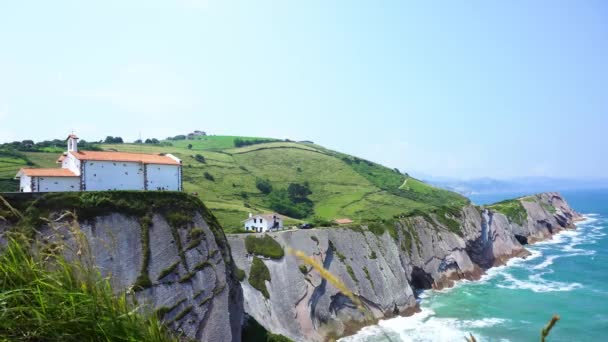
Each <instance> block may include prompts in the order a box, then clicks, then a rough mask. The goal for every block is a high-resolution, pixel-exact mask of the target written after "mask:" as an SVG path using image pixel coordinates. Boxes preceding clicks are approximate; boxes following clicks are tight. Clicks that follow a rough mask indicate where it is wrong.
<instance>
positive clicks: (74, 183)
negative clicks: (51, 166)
mask: <svg viewBox="0 0 608 342" xmlns="http://www.w3.org/2000/svg"><path fill="white" fill-rule="evenodd" d="M35 179H36V180H37V182H36V184H37V186H38V189H37V190H36V191H39V192H63V191H79V190H80V177H35Z"/></svg>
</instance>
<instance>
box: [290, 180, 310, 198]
mask: <svg viewBox="0 0 608 342" xmlns="http://www.w3.org/2000/svg"><path fill="white" fill-rule="evenodd" d="M287 193H288V194H289V198H290V199H291V200H292V201H294V202H297V201H301V200H304V199H306V197H307V196H308V195H310V194H312V191H311V190H310V187H309V184H308V183H304V184H298V183H291V184H289V187H287Z"/></svg>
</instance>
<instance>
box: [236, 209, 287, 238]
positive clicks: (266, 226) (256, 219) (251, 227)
mask: <svg viewBox="0 0 608 342" xmlns="http://www.w3.org/2000/svg"><path fill="white" fill-rule="evenodd" d="M243 223H244V224H245V230H247V231H251V232H256V233H263V232H270V231H275V230H281V229H283V218H282V217H281V215H279V214H277V213H272V214H262V215H253V214H251V213H249V218H248V219H246V220H245V221H243Z"/></svg>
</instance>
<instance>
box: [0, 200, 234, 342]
mask: <svg viewBox="0 0 608 342" xmlns="http://www.w3.org/2000/svg"><path fill="white" fill-rule="evenodd" d="M3 198H4V199H6V201H7V202H8V203H9V205H11V206H13V207H16V208H18V209H20V210H21V213H23V215H24V219H25V220H28V221H27V222H28V224H26V225H23V226H24V227H25V228H27V229H28V230H29V232H30V234H34V236H35V238H36V239H35V240H36V243H37V244H38V245H41V246H40V247H42V248H44V246H45V245H46V246H49V247H52V248H56V246H58V245H63V246H65V247H66V248H65V254H66V256H67V257H68V258H75V257H76V254H78V255H80V257H81V258H83V257H85V255H86V256H87V259H86V260H87V261H90V262H92V263H93V264H94V265H95V266H96V267H98V268H99V270H100V271H101V273H102V275H103V276H104V277H106V276H107V277H109V279H110V281H111V282H112V285H113V288H114V289H115V290H117V291H122V290H126V289H132V290H133V293H134V294H135V298H136V299H137V303H138V304H139V305H141V306H142V308H143V309H144V310H156V311H157V312H158V313H159V315H160V316H162V320H163V322H164V323H165V324H167V325H168V327H169V328H171V329H173V330H174V331H177V332H178V333H179V335H180V336H184V337H186V338H187V339H188V340H197V341H226V342H228V341H240V340H241V324H242V321H243V295H242V290H241V287H240V286H239V283H238V280H237V279H236V276H235V274H234V270H235V268H234V262H233V261H232V258H231V255H230V249H229V246H228V244H227V243H226V238H225V235H224V233H223V231H222V229H221V227H220V226H219V224H218V223H217V221H216V219H215V217H213V215H211V213H210V212H209V211H208V210H207V208H206V207H205V206H204V205H203V204H202V203H201V202H200V201H199V200H198V199H196V198H194V197H191V196H188V195H186V194H183V193H172V192H158V193H157V192H146V193H143V192H103V193H63V194H61V193H55V194H53V193H51V194H46V195H43V194H5V195H3ZM3 198H0V213H2V210H4V213H10V211H8V210H7V208H6V207H7V205H6V203H7V202H3V201H2V199H3ZM67 210H69V211H71V212H74V211H75V212H76V213H78V214H80V218H79V220H78V224H75V223H74V220H73V215H72V214H70V212H67ZM19 215H21V214H19ZM19 215H17V216H19ZM41 215H42V216H43V220H39V217H40V216H41ZM24 219H21V222H22V221H23V220H24ZM11 221H12V223H11ZM31 228H35V229H36V231H35V232H34V231H32V230H31ZM15 229H16V230H21V231H22V232H23V227H21V228H20V227H19V222H18V220H17V219H16V218H13V220H11V219H7V220H0V245H1V244H2V241H3V235H5V234H6V233H7V232H9V231H11V230H15ZM82 237H84V238H85V239H82ZM87 250H88V251H87ZM76 251H78V252H76Z"/></svg>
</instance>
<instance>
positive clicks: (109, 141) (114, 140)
mask: <svg viewBox="0 0 608 342" xmlns="http://www.w3.org/2000/svg"><path fill="white" fill-rule="evenodd" d="M103 143H104V144H122V143H124V141H123V140H122V138H121V137H113V136H111V135H108V136H107V137H106V140H104V141H103Z"/></svg>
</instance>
